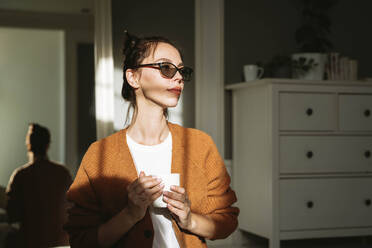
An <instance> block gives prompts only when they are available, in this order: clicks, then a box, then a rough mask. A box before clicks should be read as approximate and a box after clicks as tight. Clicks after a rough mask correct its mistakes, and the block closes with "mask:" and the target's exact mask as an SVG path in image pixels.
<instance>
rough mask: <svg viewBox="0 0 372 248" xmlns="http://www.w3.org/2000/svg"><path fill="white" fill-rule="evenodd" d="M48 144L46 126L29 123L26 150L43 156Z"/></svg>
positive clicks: (48, 136) (48, 135)
mask: <svg viewBox="0 0 372 248" xmlns="http://www.w3.org/2000/svg"><path fill="white" fill-rule="evenodd" d="M49 144H50V132H49V130H48V129H47V128H46V127H43V126H40V125H39V124H36V123H30V124H29V126H28V132H27V135H26V146H27V151H29V152H33V153H34V154H35V155H36V156H45V155H46V153H47V150H48V148H49Z"/></svg>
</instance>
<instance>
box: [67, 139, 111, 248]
mask: <svg viewBox="0 0 372 248" xmlns="http://www.w3.org/2000/svg"><path fill="white" fill-rule="evenodd" d="M95 152H96V151H95V148H94V144H93V145H91V146H90V147H89V149H88V151H87V152H86V154H85V155H84V158H83V160H82V162H81V165H80V167H79V170H78V172H77V174H76V177H75V180H74V182H73V183H72V185H71V187H70V189H69V190H68V192H67V199H68V201H69V202H70V203H71V207H70V208H69V210H68V220H67V223H66V224H65V225H64V229H65V230H66V231H67V232H68V234H69V236H70V245H71V247H79V248H80V247H99V245H98V228H99V226H100V225H101V224H103V223H104V218H103V215H102V213H101V210H100V209H101V208H100V204H99V201H98V199H97V197H96V194H95V192H94V189H93V187H92V184H91V181H90V179H89V175H88V174H87V172H86V170H85V167H86V166H88V165H89V166H92V163H97V162H96V161H97V160H95V159H94V156H95Z"/></svg>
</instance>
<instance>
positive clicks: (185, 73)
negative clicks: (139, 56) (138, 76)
mask: <svg viewBox="0 0 372 248" xmlns="http://www.w3.org/2000/svg"><path fill="white" fill-rule="evenodd" d="M140 67H150V68H154V69H158V70H160V73H161V74H162V75H163V76H164V77H166V78H169V79H171V78H173V77H174V75H176V73H177V71H178V72H179V73H180V74H181V76H182V78H183V80H184V81H190V80H191V75H192V72H193V70H192V69H191V68H190V67H186V66H184V67H181V68H178V67H177V66H175V65H174V64H172V63H170V62H160V63H153V64H143V65H137V66H135V67H133V69H136V68H140Z"/></svg>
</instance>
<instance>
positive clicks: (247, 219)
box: [227, 79, 372, 248]
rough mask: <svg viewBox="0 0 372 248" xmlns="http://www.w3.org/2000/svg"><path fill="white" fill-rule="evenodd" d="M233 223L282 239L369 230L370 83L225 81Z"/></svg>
mask: <svg viewBox="0 0 372 248" xmlns="http://www.w3.org/2000/svg"><path fill="white" fill-rule="evenodd" d="M227 89H228V90H232V99H233V100H232V108H233V113H232V115H233V119H232V122H233V123H232V127H233V137H232V139H233V167H232V170H233V183H234V189H235V191H236V193H237V196H238V204H237V205H238V206H239V207H240V210H241V213H240V216H239V228H240V229H242V230H245V231H248V232H251V233H253V234H256V235H259V236H263V237H266V238H268V239H269V240H270V241H269V244H270V248H279V247H280V240H289V239H305V238H322V237H342V236H364V235H372V204H371V201H372V155H371V153H372V113H371V112H372V84H371V83H365V82H332V81H300V80H285V79H265V80H259V81H254V82H249V83H241V84H235V85H230V86H228V87H227Z"/></svg>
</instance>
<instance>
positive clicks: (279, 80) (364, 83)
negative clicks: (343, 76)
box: [225, 78, 372, 90]
mask: <svg viewBox="0 0 372 248" xmlns="http://www.w3.org/2000/svg"><path fill="white" fill-rule="evenodd" d="M267 84H295V85H318V86H319V85H323V86H325V85H326V86H367V87H372V82H371V81H348V80H300V79H287V78H264V79H259V80H254V81H250V82H241V83H235V84H229V85H226V86H225V89H227V90H236V89H240V88H247V87H254V86H263V85H267Z"/></svg>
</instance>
